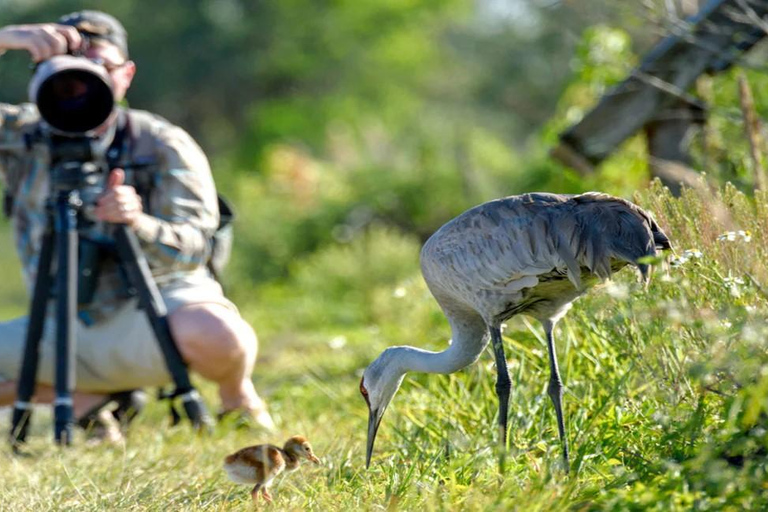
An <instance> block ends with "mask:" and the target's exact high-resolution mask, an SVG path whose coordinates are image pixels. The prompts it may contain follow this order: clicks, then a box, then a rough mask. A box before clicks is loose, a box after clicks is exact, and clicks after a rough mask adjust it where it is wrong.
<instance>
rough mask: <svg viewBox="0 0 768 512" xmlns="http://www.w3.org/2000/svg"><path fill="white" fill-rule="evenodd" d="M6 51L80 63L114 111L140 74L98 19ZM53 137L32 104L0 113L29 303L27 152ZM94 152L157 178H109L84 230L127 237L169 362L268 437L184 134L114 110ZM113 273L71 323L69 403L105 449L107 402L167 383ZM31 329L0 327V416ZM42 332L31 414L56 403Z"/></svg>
mask: <svg viewBox="0 0 768 512" xmlns="http://www.w3.org/2000/svg"><path fill="white" fill-rule="evenodd" d="M9 50H25V51H27V52H28V53H29V54H30V55H31V57H32V60H33V61H35V62H36V63H41V62H44V61H46V59H50V58H51V57H54V56H57V55H64V54H74V55H79V54H81V53H82V55H81V56H80V57H79V58H83V59H89V60H90V61H92V62H95V63H98V64H99V65H100V66H103V68H104V69H105V70H106V72H107V73H108V75H109V77H110V79H111V82H112V90H113V94H114V98H115V100H116V101H121V100H122V99H123V98H124V96H125V94H126V92H127V90H128V88H129V87H130V85H131V81H132V79H133V77H134V74H135V72H136V66H135V64H134V62H133V61H131V60H129V58H128V47H127V37H126V32H125V29H124V28H123V26H122V25H121V24H120V23H119V22H118V21H117V20H116V19H114V18H113V17H112V16H110V15H107V14H105V13H102V12H97V11H81V12H76V13H72V14H70V15H67V16H64V17H62V18H61V19H60V20H59V22H58V23H56V24H36V25H12V26H7V27H4V28H2V29H0V54H2V53H4V52H5V51H9ZM49 129H50V127H48V126H46V123H45V122H44V121H42V120H41V119H40V115H39V112H38V109H37V107H36V106H35V105H34V104H32V103H27V104H22V105H8V104H2V103H0V181H1V182H2V188H3V190H4V191H5V193H6V194H7V196H8V197H7V204H8V205H10V208H9V213H10V215H11V218H12V223H13V228H14V232H15V242H16V249H17V251H18V254H19V256H20V258H21V262H22V266H23V270H24V274H25V278H26V282H27V284H28V286H29V287H30V289H31V286H32V285H33V284H34V282H35V277H36V276H35V273H36V268H37V261H38V254H39V250H40V239H41V235H42V230H43V228H44V225H45V219H46V216H45V202H46V198H47V196H48V194H49V193H50V188H49V170H50V164H51V162H50V155H49V154H47V153H48V146H47V145H46V144H44V143H38V144H30V143H29V142H26V143H24V141H29V140H30V134H33V133H38V134H39V133H42V134H46V133H48V132H47V130H49ZM95 140H96V142H95V144H94V145H95V146H98V147H101V148H102V149H103V150H104V151H103V153H105V154H107V153H108V152H109V151H112V152H118V153H122V154H123V159H122V160H121V161H127V162H130V161H131V160H135V159H138V158H143V159H145V160H146V159H147V158H149V159H150V160H152V161H154V162H156V165H155V166H154V167H148V168H147V169H148V170H143V171H141V170H130V169H131V168H130V167H129V165H124V166H123V167H124V169H121V168H112V169H111V171H110V172H109V174H108V175H105V176H104V178H103V182H102V185H103V192H102V193H101V194H100V195H99V196H98V197H97V198H96V204H95V206H94V207H93V209H92V215H93V217H94V218H95V219H94V222H95V223H96V224H97V225H98V224H103V223H114V224H125V225H127V226H129V227H130V228H131V229H132V231H133V232H134V233H135V234H136V235H137V237H138V239H139V241H140V243H141V246H142V249H143V251H144V253H145V255H146V257H147V260H148V262H149V264H150V268H151V269H152V274H153V277H154V279H155V281H156V283H157V285H158V287H159V289H160V292H161V294H162V296H163V298H164V299H165V302H166V306H167V309H168V320H169V324H170V328H171V332H172V334H173V337H174V340H175V342H176V344H177V346H178V348H179V351H180V352H181V355H182V357H183V358H184V360H185V361H186V362H187V363H188V364H189V366H190V368H191V369H192V370H193V371H196V372H197V373H199V374H200V375H201V376H203V377H204V378H206V379H209V380H211V381H213V382H215V383H216V384H217V385H218V390H219V396H220V399H221V408H222V412H224V413H229V412H232V413H234V414H235V415H238V416H241V415H244V416H245V417H246V418H247V419H252V420H253V421H254V422H255V423H256V424H257V425H260V426H262V427H265V428H271V427H272V426H273V425H272V420H271V418H270V416H269V413H268V412H267V410H266V406H265V404H264V403H263V401H262V400H261V399H260V397H259V396H258V394H257V393H256V390H255V389H254V386H253V383H252V381H251V374H252V371H253V367H254V364H255V360H256V353H257V340H256V335H255V333H254V332H253V330H252V328H251V327H250V326H249V325H248V324H247V323H246V322H245V321H244V320H243V319H242V318H241V316H240V314H239V313H238V311H237V308H236V307H235V306H234V305H233V304H232V303H231V302H230V301H229V300H227V299H226V298H225V297H224V295H223V292H222V289H221V287H220V285H219V284H218V282H217V281H216V280H215V279H214V278H213V277H212V274H211V273H210V272H209V270H208V269H207V268H206V263H207V260H208V258H209V256H210V250H211V243H212V242H211V240H212V236H213V234H214V233H215V231H216V229H217V227H218V225H219V207H218V200H217V194H216V189H215V186H214V182H213V178H212V176H211V172H210V168H209V165H208V161H207V159H206V157H205V155H204V154H203V152H202V151H201V149H200V148H199V147H198V145H197V144H196V143H195V142H194V141H193V140H192V138H191V137H190V136H189V135H188V134H187V133H186V132H185V131H183V130H182V129H181V128H178V127H176V126H173V125H171V124H170V123H168V122H167V121H166V120H164V119H162V118H160V117H158V116H155V115H153V114H149V113H147V112H142V111H136V110H129V109H123V108H119V107H118V108H117V109H115V111H114V113H113V115H111V116H110V118H109V120H108V121H107V122H105V123H104V125H103V126H101V127H99V128H98V130H97V137H96V139H95ZM107 150H109V151H107ZM105 158H106V157H105ZM148 172H149V173H151V175H150V176H149V177H147V176H146V174H147V173H148ZM115 266H116V265H114V264H112V265H110V263H109V262H104V263H103V264H102V265H101V267H102V268H101V269H100V271H99V274H98V278H97V282H96V285H95V292H94V297H93V298H92V300H90V301H89V302H88V303H87V304H81V305H80V306H79V309H78V317H79V319H80V321H79V322H78V328H77V339H76V342H75V344H76V347H77V348H76V350H77V354H76V358H77V362H76V370H75V371H76V377H77V381H76V389H75V393H74V395H73V399H74V414H75V417H76V418H78V419H80V420H81V421H80V423H81V424H83V421H92V420H93V421H97V423H98V421H101V422H102V423H103V424H102V426H103V427H104V431H105V436H107V437H110V438H112V439H114V438H115V437H117V436H118V435H119V431H118V433H115V428H114V425H111V426H110V425H106V423H107V422H108V421H109V418H110V417H111V415H110V414H105V412H106V409H105V408H104V407H105V406H106V405H107V404H109V403H112V405H114V403H113V402H111V400H112V399H113V398H115V396H125V393H122V394H118V395H111V393H116V392H125V391H126V390H133V389H138V388H142V387H146V386H161V385H164V384H166V383H168V382H169V381H170V376H169V374H168V371H167V370H166V366H165V362H164V359H163V356H162V353H161V351H160V349H159V347H158V345H157V342H156V340H155V337H154V334H153V332H152V330H151V328H150V325H149V323H148V321H147V318H146V315H145V314H144V313H143V312H142V311H141V310H139V309H137V302H136V299H135V298H134V297H131V296H130V295H127V294H126V293H125V290H124V284H123V281H121V280H120V279H119V278H118V276H117V274H118V269H116V268H113V267H115ZM49 310H51V311H52V309H49ZM27 325H28V321H27V318H26V317H24V318H19V319H16V320H11V321H9V322H5V323H0V406H2V405H10V404H12V403H13V400H14V397H15V393H16V382H15V379H17V378H18V372H19V362H20V360H21V354H22V352H23V349H24V343H25V334H26V331H27ZM45 326H46V329H45V333H44V336H43V339H42V344H41V356H40V367H39V372H38V381H39V385H38V386H37V396H36V400H37V401H39V402H50V401H51V400H52V399H53V388H52V387H51V384H52V381H53V376H54V375H53V372H54V356H53V353H54V333H55V322H54V320H53V319H52V318H49V319H48V320H47V321H46V323H45Z"/></svg>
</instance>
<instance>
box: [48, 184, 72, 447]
mask: <svg viewBox="0 0 768 512" xmlns="http://www.w3.org/2000/svg"><path fill="white" fill-rule="evenodd" d="M76 200H77V199H76V198H75V197H74V196H73V194H72V193H71V192H62V193H60V194H59V196H58V199H57V201H56V246H57V251H58V253H57V264H58V266H57V269H56V292H57V297H56V306H57V308H56V373H55V378H54V384H55V387H56V398H55V400H54V402H53V414H54V439H55V441H56V442H57V443H58V444H63V445H68V444H70V443H71V442H72V425H73V422H74V421H73V417H74V416H73V412H72V391H73V390H74V388H75V371H74V370H75V342H76V337H75V335H76V331H75V329H76V326H77V324H76V323H75V318H76V316H77V209H76V206H75V205H74V201H76Z"/></svg>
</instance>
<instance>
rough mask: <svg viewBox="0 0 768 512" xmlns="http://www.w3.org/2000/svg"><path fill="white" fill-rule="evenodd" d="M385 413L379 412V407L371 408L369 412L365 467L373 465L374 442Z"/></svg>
mask: <svg viewBox="0 0 768 512" xmlns="http://www.w3.org/2000/svg"><path fill="white" fill-rule="evenodd" d="M382 416H384V415H383V414H379V410H378V409H369V414H368V445H367V449H366V452H365V468H366V469H368V468H369V467H371V456H372V455H373V443H374V442H376V433H377V432H378V431H379V424H380V423H381V418H382Z"/></svg>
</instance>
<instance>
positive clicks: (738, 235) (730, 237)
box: [717, 229, 752, 242]
mask: <svg viewBox="0 0 768 512" xmlns="http://www.w3.org/2000/svg"><path fill="white" fill-rule="evenodd" d="M717 239H718V240H720V241H721V242H736V241H741V242H750V241H751V240H752V233H750V232H749V231H744V230H743V229H740V230H739V231H726V232H725V233H723V234H722V235H720V236H718V237H717Z"/></svg>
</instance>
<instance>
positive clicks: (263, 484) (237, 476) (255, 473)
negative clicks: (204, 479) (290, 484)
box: [224, 436, 320, 502]
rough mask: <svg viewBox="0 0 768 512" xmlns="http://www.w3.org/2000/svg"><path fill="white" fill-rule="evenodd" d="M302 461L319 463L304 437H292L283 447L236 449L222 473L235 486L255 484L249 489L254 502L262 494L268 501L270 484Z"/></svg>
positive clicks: (263, 446)
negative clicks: (236, 484)
mask: <svg viewBox="0 0 768 512" xmlns="http://www.w3.org/2000/svg"><path fill="white" fill-rule="evenodd" d="M302 458H305V459H309V460H311V461H312V462H314V463H315V464H320V459H318V458H317V457H316V456H315V454H314V453H313V452H312V446H311V445H310V444H309V441H307V439H306V438H305V437H304V436H293V437H291V438H290V439H288V441H286V443H285V445H284V446H283V447H282V448H279V447H277V446H274V445H271V444H258V445H256V446H248V447H247V448H243V449H241V450H238V451H236V452H235V453H233V454H231V455H228V456H227V458H226V459H224V470H225V471H226V472H227V475H228V476H229V479H230V480H232V481H233V482H235V483H238V484H255V485H254V487H253V489H252V490H251V497H252V498H253V500H254V501H256V499H257V498H258V495H259V491H261V495H262V496H264V499H265V500H267V501H268V502H271V501H272V496H271V495H270V494H269V486H270V485H271V484H272V481H273V480H274V479H275V477H276V476H277V475H279V474H280V473H282V472H283V470H285V471H295V470H296V469H298V467H299V461H300V460H301V459H302Z"/></svg>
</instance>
